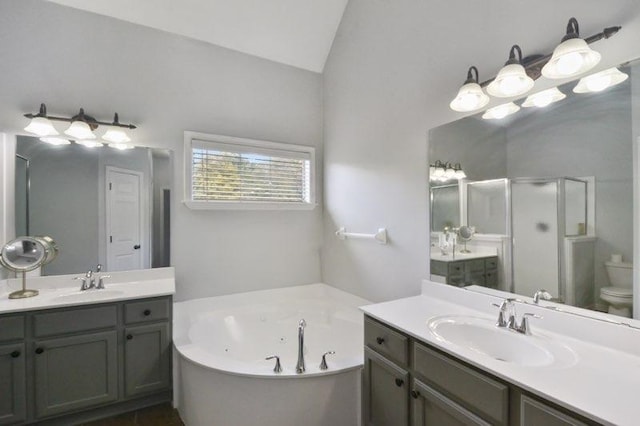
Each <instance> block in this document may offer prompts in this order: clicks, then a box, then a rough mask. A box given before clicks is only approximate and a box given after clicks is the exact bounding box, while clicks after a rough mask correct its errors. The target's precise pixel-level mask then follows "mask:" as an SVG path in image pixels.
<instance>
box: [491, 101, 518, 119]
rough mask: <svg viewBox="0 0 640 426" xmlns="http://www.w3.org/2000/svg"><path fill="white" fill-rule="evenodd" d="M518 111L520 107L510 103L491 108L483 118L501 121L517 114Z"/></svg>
mask: <svg viewBox="0 0 640 426" xmlns="http://www.w3.org/2000/svg"><path fill="white" fill-rule="evenodd" d="M518 111H520V107H519V106H518V105H516V104H514V103H513V102H509V103H506V104H502V105H498V106H496V107H493V108H489V109H488V110H486V111H485V113H484V114H482V118H484V119H485V120H500V119H502V118H505V117H506V116H508V115H511V114H515V113H516V112H518Z"/></svg>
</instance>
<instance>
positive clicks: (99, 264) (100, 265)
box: [96, 263, 102, 272]
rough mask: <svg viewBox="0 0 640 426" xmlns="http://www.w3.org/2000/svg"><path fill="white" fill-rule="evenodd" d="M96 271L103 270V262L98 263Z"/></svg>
mask: <svg viewBox="0 0 640 426" xmlns="http://www.w3.org/2000/svg"><path fill="white" fill-rule="evenodd" d="M96 272H102V263H98V265H97V266H96Z"/></svg>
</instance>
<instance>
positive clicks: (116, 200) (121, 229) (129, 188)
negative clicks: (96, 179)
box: [106, 167, 143, 271]
mask: <svg viewBox="0 0 640 426" xmlns="http://www.w3.org/2000/svg"><path fill="white" fill-rule="evenodd" d="M106 184H107V188H106V193H107V202H106V205H107V218H106V219H107V220H106V222H107V268H108V269H107V270H108V271H130V270H134V269H142V268H143V266H142V259H143V257H142V252H143V250H142V202H141V201H142V199H141V192H140V189H141V186H142V173H140V172H135V171H132V170H124V169H116V168H112V167H107V170H106Z"/></svg>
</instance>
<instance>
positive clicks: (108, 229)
mask: <svg viewBox="0 0 640 426" xmlns="http://www.w3.org/2000/svg"><path fill="white" fill-rule="evenodd" d="M14 145H15V146H14V148H15V149H14V150H13V151H14V152H15V176H14V177H15V179H14V184H15V199H14V202H13V205H8V206H5V207H6V208H7V209H12V210H13V211H14V213H15V232H14V233H13V235H38V234H46V235H49V236H51V237H52V238H53V239H55V241H56V242H57V245H58V246H59V248H60V253H59V255H58V258H57V260H56V262H54V263H49V264H45V266H44V267H43V268H42V270H43V275H59V274H76V273H84V272H86V271H87V270H90V269H94V268H96V265H98V264H100V265H102V270H103V271H124V270H135V269H147V268H154V267H164V266H169V265H170V250H169V249H170V226H169V224H170V204H171V203H170V200H171V193H172V190H173V154H172V152H171V151H167V150H162V149H151V148H139V147H136V148H135V149H131V150H124V151H120V150H116V149H113V148H109V147H106V146H105V147H100V148H87V147H85V146H81V145H77V144H69V145H51V144H47V143H45V142H42V141H40V140H39V139H37V138H34V137H28V136H18V137H17V138H16V139H15V144H14ZM9 152H12V150H9ZM9 184H11V182H9ZM44 242H45V243H46V241H44ZM51 253H53V252H52V251H49V252H47V255H52V254H51Z"/></svg>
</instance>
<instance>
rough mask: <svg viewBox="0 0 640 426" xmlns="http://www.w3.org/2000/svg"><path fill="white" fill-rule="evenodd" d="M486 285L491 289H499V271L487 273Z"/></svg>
mask: <svg viewBox="0 0 640 426" xmlns="http://www.w3.org/2000/svg"><path fill="white" fill-rule="evenodd" d="M485 285H486V286H487V287H491V288H497V287H498V271H497V270H493V271H487V273H486V274H485Z"/></svg>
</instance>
